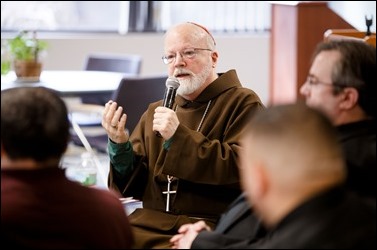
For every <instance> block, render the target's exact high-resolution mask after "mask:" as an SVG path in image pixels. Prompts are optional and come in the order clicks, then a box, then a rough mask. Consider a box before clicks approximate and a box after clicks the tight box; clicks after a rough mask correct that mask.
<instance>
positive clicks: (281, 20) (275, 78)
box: [268, 2, 354, 105]
mask: <svg viewBox="0 0 377 250" xmlns="http://www.w3.org/2000/svg"><path fill="white" fill-rule="evenodd" d="M352 28H354V27H352V26H351V25H350V24H349V23H347V22H346V21H345V20H343V19H342V18H341V17H340V16H339V15H337V14H336V13H335V12H333V11H332V10H331V9H330V8H328V6H327V3H326V2H300V3H297V4H293V5H292V4H284V2H281V3H273V4H272V23H271V44H270V46H271V47H270V48H271V50H270V51H271V53H270V55H271V60H270V63H271V67H270V70H271V73H270V95H269V96H270V101H269V103H268V105H274V104H280V103H288V102H296V101H298V100H299V99H301V97H300V96H299V89H300V87H301V85H302V84H303V83H304V81H305V79H306V76H307V74H308V71H309V68H310V64H311V56H312V53H313V51H314V49H315V47H316V45H317V44H318V43H319V42H321V41H323V39H324V33H325V32H326V30H328V29H352Z"/></svg>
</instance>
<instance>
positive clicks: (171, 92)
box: [155, 77, 179, 137]
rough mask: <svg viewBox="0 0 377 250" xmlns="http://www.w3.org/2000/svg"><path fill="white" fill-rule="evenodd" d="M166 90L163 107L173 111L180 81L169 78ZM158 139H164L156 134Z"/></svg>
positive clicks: (158, 133)
mask: <svg viewBox="0 0 377 250" xmlns="http://www.w3.org/2000/svg"><path fill="white" fill-rule="evenodd" d="M165 85H166V89H165V94H164V101H163V106H164V107H166V108H169V109H173V105H174V102H175V96H176V94H177V89H178V87H179V81H178V79H177V78H174V77H168V79H167V80H166V83H165ZM155 133H156V135H157V136H158V137H162V136H161V134H160V132H158V131H156V132H155Z"/></svg>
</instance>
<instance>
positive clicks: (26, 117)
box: [1, 87, 70, 162]
mask: <svg viewBox="0 0 377 250" xmlns="http://www.w3.org/2000/svg"><path fill="white" fill-rule="evenodd" d="M69 126H70V124H69V120H68V113H67V107H66V105H65V103H64V101H63V100H62V99H61V98H60V97H59V96H58V95H57V94H56V93H55V92H54V91H53V90H50V89H47V88H44V87H19V88H11V89H7V90H3V91H1V144H2V146H3V149H4V150H5V151H6V152H7V154H8V155H9V157H10V158H11V159H25V158H32V159H34V160H36V161H39V162H40V161H45V160H49V159H58V158H60V157H61V156H62V155H63V153H64V152H65V150H66V148H67V145H68V141H69V137H70V134H69Z"/></svg>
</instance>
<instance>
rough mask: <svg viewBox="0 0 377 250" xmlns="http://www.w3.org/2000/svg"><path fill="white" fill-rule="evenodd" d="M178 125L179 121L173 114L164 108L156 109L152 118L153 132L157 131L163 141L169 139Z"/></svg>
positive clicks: (172, 111)
mask: <svg viewBox="0 0 377 250" xmlns="http://www.w3.org/2000/svg"><path fill="white" fill-rule="evenodd" d="M178 125H179V120H178V117H177V115H176V113H175V112H174V110H171V109H169V108H166V107H157V108H156V109H155V113H154V116H153V131H158V132H160V134H161V135H162V137H163V138H164V139H165V140H168V139H169V138H171V137H172V136H173V135H174V133H175V131H176V130H177V128H178Z"/></svg>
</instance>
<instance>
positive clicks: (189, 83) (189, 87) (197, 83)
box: [177, 64, 212, 96]
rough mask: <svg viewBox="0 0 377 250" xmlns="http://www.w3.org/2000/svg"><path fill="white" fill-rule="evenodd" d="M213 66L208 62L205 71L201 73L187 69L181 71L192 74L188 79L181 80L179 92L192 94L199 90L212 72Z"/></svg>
mask: <svg viewBox="0 0 377 250" xmlns="http://www.w3.org/2000/svg"><path fill="white" fill-rule="evenodd" d="M211 70H212V66H211V64H208V65H207V66H206V67H205V68H203V71H202V72H201V73H199V74H196V75H195V74H193V73H192V72H187V71H180V73H188V74H190V75H191V77H190V78H188V79H183V80H181V79H180V80H179V83H180V86H179V88H178V89H177V94H178V95H181V96H184V95H190V94H192V93H194V92H195V91H196V90H198V89H199V88H200V87H201V86H202V85H203V83H204V82H205V80H206V79H207V78H208V77H209V75H210V74H211Z"/></svg>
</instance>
